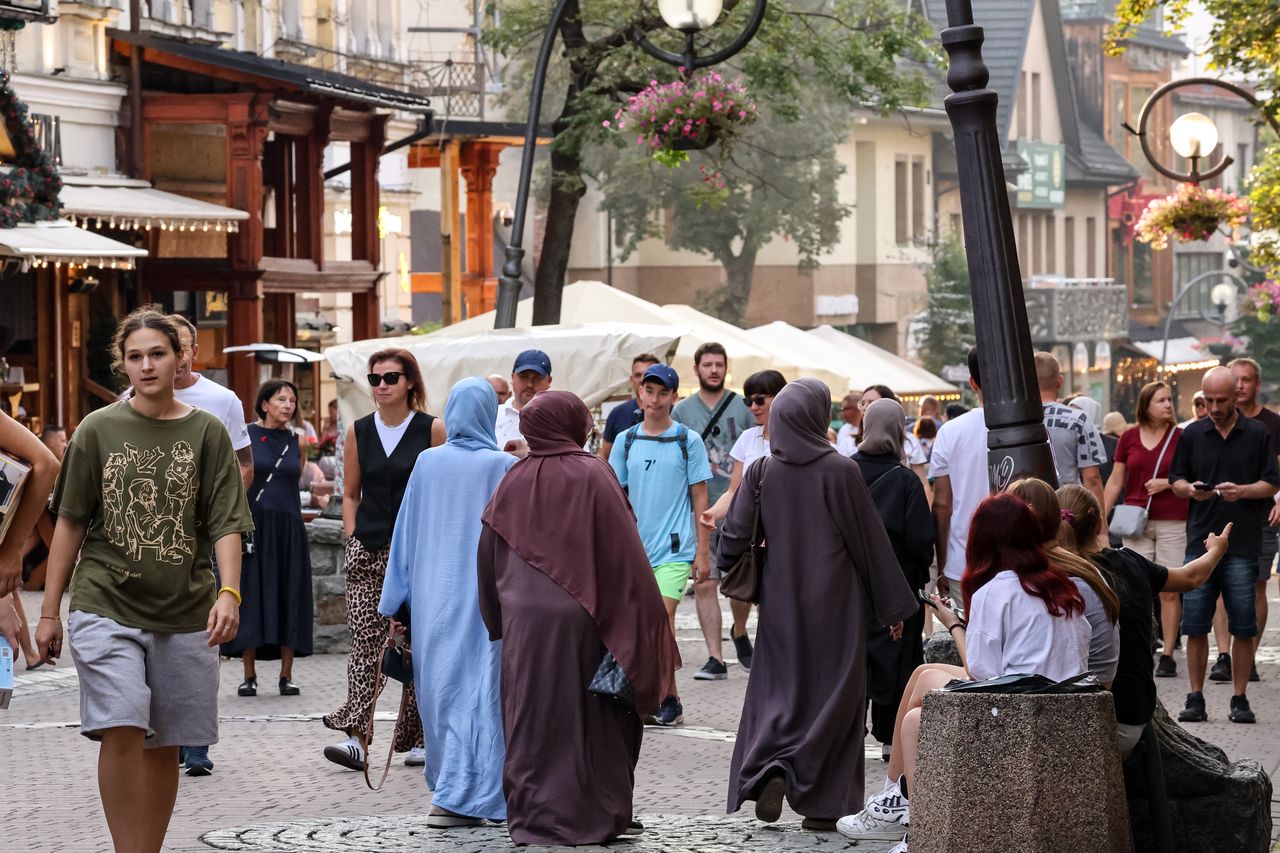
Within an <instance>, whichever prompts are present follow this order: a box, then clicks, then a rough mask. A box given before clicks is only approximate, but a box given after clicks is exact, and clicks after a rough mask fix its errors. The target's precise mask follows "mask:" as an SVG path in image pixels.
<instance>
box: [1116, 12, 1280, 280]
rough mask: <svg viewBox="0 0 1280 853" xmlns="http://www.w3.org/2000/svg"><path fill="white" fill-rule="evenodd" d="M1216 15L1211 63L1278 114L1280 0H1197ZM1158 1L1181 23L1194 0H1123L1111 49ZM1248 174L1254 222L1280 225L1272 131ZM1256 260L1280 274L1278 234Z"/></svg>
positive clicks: (1278, 160)
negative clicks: (1254, 92)
mask: <svg viewBox="0 0 1280 853" xmlns="http://www.w3.org/2000/svg"><path fill="white" fill-rule="evenodd" d="M1195 2H1198V3H1199V5H1200V6H1201V7H1203V9H1204V10H1205V11H1206V12H1208V13H1209V14H1210V15H1212V16H1213V17H1214V19H1215V23H1214V26H1213V29H1212V30H1211V31H1210V34H1209V46H1208V54H1209V60H1210V68H1214V69H1217V70H1220V71H1224V72H1230V73H1231V74H1233V75H1236V76H1239V77H1242V78H1245V79H1248V80H1250V81H1252V82H1253V84H1254V86H1255V88H1256V90H1257V91H1258V92H1259V93H1262V94H1261V95H1260V97H1261V99H1262V109H1263V111H1264V112H1265V113H1266V114H1267V115H1268V116H1270V117H1271V118H1272V120H1273V121H1275V120H1280V5H1278V4H1277V3H1276V2H1275V0H1195ZM1158 7H1163V10H1164V19H1165V23H1166V26H1168V27H1170V28H1171V29H1174V30H1177V29H1179V28H1180V27H1181V26H1182V25H1183V24H1184V23H1185V22H1186V20H1187V18H1188V16H1189V15H1190V14H1191V11H1192V7H1193V0H1119V3H1118V5H1117V6H1116V13H1115V15H1116V20H1115V23H1114V24H1113V25H1112V27H1111V28H1110V30H1109V31H1108V33H1107V40H1106V45H1105V47H1106V49H1107V51H1108V52H1109V53H1111V54H1113V55H1114V54H1118V53H1120V52H1122V51H1123V50H1124V47H1125V46H1124V40H1125V39H1126V38H1128V37H1130V36H1132V35H1133V33H1134V32H1135V31H1136V30H1137V28H1138V26H1139V24H1141V23H1142V22H1143V21H1145V20H1147V19H1148V18H1149V16H1150V15H1151V13H1152V12H1153V11H1154V10H1155V9H1156V8H1158ZM1268 139H1269V145H1268V146H1267V148H1266V149H1265V150H1264V151H1262V152H1261V153H1260V156H1259V157H1258V161H1257V163H1256V165H1255V167H1254V169H1253V172H1252V174H1251V176H1250V179H1249V203H1250V206H1251V208H1252V216H1251V220H1252V221H1251V227H1252V229H1253V231H1254V232H1255V233H1257V232H1277V231H1280V143H1278V142H1277V141H1276V139H1275V136H1274V134H1268ZM1254 263H1256V264H1258V265H1259V266H1262V267H1263V268H1265V269H1266V270H1267V271H1268V272H1269V273H1270V275H1271V276H1272V277H1277V276H1280V240H1274V239H1273V240H1270V241H1268V243H1267V244H1266V245H1265V246H1263V247H1260V248H1259V250H1258V251H1256V252H1255V255H1254Z"/></svg>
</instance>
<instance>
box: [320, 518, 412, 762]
mask: <svg viewBox="0 0 1280 853" xmlns="http://www.w3.org/2000/svg"><path fill="white" fill-rule="evenodd" d="M390 552H391V546H389V545H386V546H383V547H382V548H379V549H378V550H376V551H369V550H366V549H365V547H364V546H363V545H361V544H360V541H359V540H358V539H356V538H355V537H354V536H352V537H351V538H350V539H348V540H347V548H346V558H347V628H349V629H350V631H351V650H350V651H349V652H348V653H347V701H346V702H345V703H343V705H342V707H341V708H339V709H338V710H336V711H334V712H333V713H332V714H327V715H326V716H325V717H324V718H323V722H324V724H325V725H326V726H328V727H329V728H331V729H336V730H338V731H341V732H346V733H347V734H351V735H354V734H356V733H358V732H364V735H365V737H366V738H368V739H370V740H372V739H373V703H374V699H375V698H376V697H377V695H378V693H379V692H380V691H381V690H382V688H383V687H384V686H385V685H386V683H387V677H386V676H385V675H384V676H383V677H382V679H381V681H380V683H378V684H376V685H375V684H374V678H373V676H374V673H375V672H376V671H377V664H378V656H379V655H381V654H382V649H383V646H384V645H385V644H386V639H387V619H386V617H384V616H383V615H382V614H380V613H379V612H378V600H379V599H380V598H381V597H382V580H383V578H384V577H385V576H386V573H387V557H388V556H389V554H390ZM404 689H405V690H407V691H408V694H409V695H408V707H406V708H405V716H404V719H403V721H401V722H400V723H399V724H397V725H396V731H395V751H396V752H405V751H407V750H409V749H412V748H413V747H415V746H422V718H421V717H420V716H419V715H418V699H417V696H416V695H415V694H414V692H413V685H411V684H410V685H406V686H405V688H404Z"/></svg>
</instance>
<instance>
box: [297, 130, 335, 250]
mask: <svg viewBox="0 0 1280 853" xmlns="http://www.w3.org/2000/svg"><path fill="white" fill-rule="evenodd" d="M332 115H333V106H332V105H324V106H321V107H320V109H319V110H317V111H316V114H315V117H314V120H313V126H312V130H311V133H310V135H308V136H307V137H306V138H305V139H304V140H300V141H299V144H298V148H297V164H298V173H297V176H296V179H297V194H298V195H297V202H298V203H297V211H298V255H297V256H298V257H299V258H306V259H308V260H310V261H312V262H314V263H315V265H316V266H317V267H322V266H323V265H324V149H325V146H327V145H328V144H329V132H330V131H329V125H330V117H331V116H332Z"/></svg>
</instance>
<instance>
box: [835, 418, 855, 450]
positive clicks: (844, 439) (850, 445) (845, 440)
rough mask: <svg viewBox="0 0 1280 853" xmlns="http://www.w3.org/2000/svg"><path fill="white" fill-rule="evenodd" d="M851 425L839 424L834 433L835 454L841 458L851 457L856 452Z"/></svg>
mask: <svg viewBox="0 0 1280 853" xmlns="http://www.w3.org/2000/svg"><path fill="white" fill-rule="evenodd" d="M854 431H855V430H854V426H853V424H841V425H840V431H839V432H837V433H836V452H837V453H839V454H840V455H841V456H852V455H853V454H855V453H857V452H858V442H857V441H856V440H855V439H854V437H853V433H854Z"/></svg>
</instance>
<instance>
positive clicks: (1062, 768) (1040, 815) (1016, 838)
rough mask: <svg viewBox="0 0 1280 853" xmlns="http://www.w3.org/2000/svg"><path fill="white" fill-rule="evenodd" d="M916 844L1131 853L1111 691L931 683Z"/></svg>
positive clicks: (920, 852) (944, 849)
mask: <svg viewBox="0 0 1280 853" xmlns="http://www.w3.org/2000/svg"><path fill="white" fill-rule="evenodd" d="M915 779H916V782H915V786H914V787H913V788H912V789H911V791H910V792H909V794H910V797H911V839H910V840H911V853H956V851H964V853H1008V851H1018V853H1058V851H1078V853H1130V852H1131V851H1132V849H1133V847H1132V843H1131V841H1130V831H1129V813H1128V808H1127V805H1126V802H1125V789H1124V777H1123V774H1122V771H1121V766H1120V752H1119V750H1118V749H1117V747H1116V719H1115V705H1114V703H1113V702H1112V697H1111V694H1110V693H1102V692H1099V693H1083V694H1074V695H1068V694H1062V695H1030V696H1029V695H1021V696H1019V695H1001V694H993V693H986V694H979V693H948V692H946V691H933V692H932V693H930V694H929V695H928V696H926V697H925V700H924V708H923V711H922V716H921V729H920V752H919V756H918V758H917V760H916V775H915Z"/></svg>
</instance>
